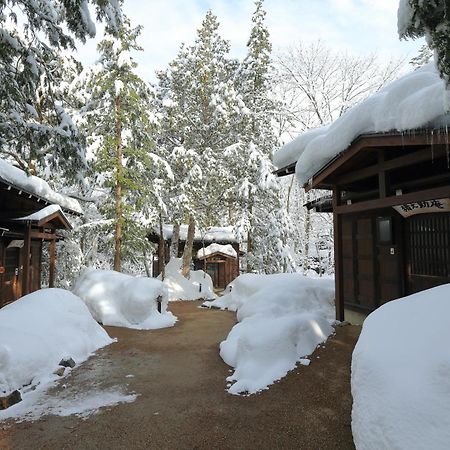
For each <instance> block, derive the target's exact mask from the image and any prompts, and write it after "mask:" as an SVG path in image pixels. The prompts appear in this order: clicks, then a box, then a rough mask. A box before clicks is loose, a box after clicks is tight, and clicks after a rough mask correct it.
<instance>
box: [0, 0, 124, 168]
mask: <svg viewBox="0 0 450 450" xmlns="http://www.w3.org/2000/svg"><path fill="white" fill-rule="evenodd" d="M91 3H92V4H93V5H95V6H96V12H97V18H98V19H100V20H106V22H107V28H108V29H110V30H111V31H114V29H115V28H116V26H117V25H118V24H119V23H120V17H121V13H120V10H119V8H118V4H117V2H116V1H113V0H111V1H109V0H106V1H103V0H102V1H100V0H94V1H92V2H91ZM94 35H95V24H94V23H93V21H92V19H91V18H90V14H89V11H88V3H87V1H85V0H75V1H71V2H63V1H60V0H43V1H32V0H19V1H16V0H14V1H13V0H6V1H4V2H1V4H0V153H2V154H3V156H4V157H7V158H9V159H12V160H14V162H15V164H17V165H19V166H20V167H21V168H23V169H25V170H27V171H29V172H36V171H38V170H39V169H42V168H45V167H51V168H52V170H55V169H56V170H59V168H60V169H62V170H65V171H66V172H67V173H71V174H72V175H73V174H75V173H76V172H77V171H78V170H79V169H80V167H83V166H84V145H83V139H82V138H80V136H79V135H78V133H77V129H76V127H75V126H74V124H73V122H72V120H71V118H70V117H69V116H68V114H67V113H66V111H65V108H64V105H65V98H64V96H61V95H60V92H59V90H58V86H59V84H61V82H62V81H63V68H62V67H61V65H60V62H61V58H60V56H59V55H60V53H61V52H62V51H67V50H72V49H74V48H75V39H79V40H81V41H82V42H85V40H86V37H87V36H91V37H92V36H94Z"/></svg>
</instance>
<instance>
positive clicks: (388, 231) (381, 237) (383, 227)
mask: <svg viewBox="0 0 450 450" xmlns="http://www.w3.org/2000/svg"><path fill="white" fill-rule="evenodd" d="M377 233H378V242H379V243H380V244H392V243H393V238H392V217H378V218H377Z"/></svg>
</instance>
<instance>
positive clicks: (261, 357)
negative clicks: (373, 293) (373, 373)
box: [204, 274, 335, 394]
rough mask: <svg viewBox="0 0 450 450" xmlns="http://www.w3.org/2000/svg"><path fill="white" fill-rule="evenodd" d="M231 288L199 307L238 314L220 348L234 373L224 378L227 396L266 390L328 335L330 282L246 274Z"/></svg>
mask: <svg viewBox="0 0 450 450" xmlns="http://www.w3.org/2000/svg"><path fill="white" fill-rule="evenodd" d="M230 288H231V291H230V292H229V293H228V294H226V295H224V296H223V297H221V298H219V299H217V300H215V301H213V302H205V304H204V305H205V306H209V307H218V308H221V309H229V310H232V311H237V319H238V321H239V323H238V324H237V325H235V326H234V327H233V328H232V330H231V331H230V333H229V334H228V337H227V338H226V340H225V341H223V342H222V343H221V344H220V356H221V357H222V359H223V360H224V361H225V362H226V363H227V364H228V365H230V366H232V367H234V368H235V371H234V373H233V375H231V376H230V377H228V378H227V381H230V382H234V384H233V385H232V386H231V387H230V388H229V390H228V392H230V393H231V394H239V393H250V394H251V393H255V392H257V391H259V390H261V389H265V388H267V386H269V385H270V384H272V383H273V382H274V381H276V380H279V379H281V378H283V377H284V376H285V375H286V374H287V373H288V371H289V370H292V369H293V368H294V367H295V366H296V363H297V362H299V361H300V360H301V359H302V358H304V357H305V356H307V355H310V354H311V353H312V352H313V351H314V349H315V348H316V347H317V345H318V344H320V343H322V342H324V341H326V340H327V338H328V336H329V335H330V334H331V333H332V332H333V327H332V324H333V323H334V321H335V320H334V282H333V280H332V279H322V278H315V279H313V278H308V277H304V276H302V275H299V274H276V275H254V274H245V275H241V276H239V277H238V278H236V279H235V280H234V281H233V282H232V283H231V286H230ZM230 288H229V289H230ZM305 365H306V364H305Z"/></svg>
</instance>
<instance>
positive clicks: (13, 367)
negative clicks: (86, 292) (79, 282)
mask: <svg viewBox="0 0 450 450" xmlns="http://www.w3.org/2000/svg"><path fill="white" fill-rule="evenodd" d="M0 324H1V327H0V395H2V394H1V393H6V394H9V393H10V392H12V391H14V390H15V389H21V388H22V386H25V385H29V384H30V383H31V384H32V385H36V384H39V383H42V384H44V383H46V382H49V381H51V380H52V379H55V378H57V376H56V375H53V371H54V370H55V369H57V368H58V363H59V362H60V361H61V359H63V358H67V357H71V358H72V359H73V360H74V361H75V362H76V363H80V362H82V361H84V360H86V359H87V358H88V357H89V355H90V354H91V353H92V352H94V351H95V350H97V349H99V348H101V347H103V346H105V345H108V344H110V343H111V342H113V340H112V339H111V338H110V337H109V336H108V335H107V333H106V332H105V330H104V329H103V328H102V327H101V326H100V325H98V324H97V323H96V322H95V320H94V319H93V318H92V316H91V314H90V313H89V310H88V309H87V308H86V306H85V304H84V303H83V302H82V301H81V300H80V299H79V298H78V297H76V296H75V295H73V294H72V293H70V292H68V291H65V290H63V289H42V290H40V291H37V292H33V293H32V294H29V295H26V296H24V297H22V298H21V299H19V300H17V301H15V302H14V303H11V304H9V305H7V306H5V307H4V308H2V309H0Z"/></svg>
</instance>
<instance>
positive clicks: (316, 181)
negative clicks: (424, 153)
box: [304, 132, 449, 189]
mask: <svg viewBox="0 0 450 450" xmlns="http://www.w3.org/2000/svg"><path fill="white" fill-rule="evenodd" d="M448 144H449V137H448V135H447V134H446V133H431V132H430V133H419V134H395V135H379V134H378V135H362V136H359V137H358V138H357V139H356V140H354V141H353V142H352V143H351V144H350V146H349V147H347V149H346V150H344V151H343V152H342V153H340V154H339V155H338V156H337V157H336V158H335V159H334V160H332V161H331V162H330V163H329V164H328V165H327V166H325V167H324V168H323V170H321V171H319V172H318V173H317V174H315V175H314V177H313V179H312V183H311V186H310V188H313V189H314V188H316V189H317V188H318V187H319V185H320V184H321V182H322V181H324V180H325V179H326V178H328V177H329V176H330V175H331V174H332V173H333V172H335V171H336V169H337V168H338V167H340V166H342V165H343V164H344V163H345V162H347V161H348V160H349V159H351V158H353V156H355V155H356V154H357V153H358V152H360V151H361V150H362V149H363V148H382V147H415V146H416V147H417V146H430V145H431V146H439V145H448ZM307 186H308V183H306V184H305V186H304V188H305V189H306V188H307Z"/></svg>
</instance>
